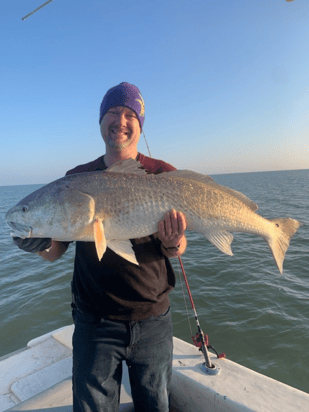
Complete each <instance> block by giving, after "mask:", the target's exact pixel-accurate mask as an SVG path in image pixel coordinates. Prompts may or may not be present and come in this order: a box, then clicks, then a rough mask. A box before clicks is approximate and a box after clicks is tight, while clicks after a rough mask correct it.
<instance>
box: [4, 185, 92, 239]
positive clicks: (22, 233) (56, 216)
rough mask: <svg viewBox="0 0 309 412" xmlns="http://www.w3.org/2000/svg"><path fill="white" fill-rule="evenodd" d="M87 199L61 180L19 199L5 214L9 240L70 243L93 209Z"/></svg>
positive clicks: (89, 217) (86, 222) (90, 216)
mask: <svg viewBox="0 0 309 412" xmlns="http://www.w3.org/2000/svg"><path fill="white" fill-rule="evenodd" d="M92 203H93V199H92V198H91V196H89V195H87V194H84V193H81V192H79V191H78V190H76V189H74V187H72V185H70V182H67V180H65V178H63V179H59V180H56V181H55V182H52V183H50V184H48V185H46V186H44V187H42V188H40V189H38V190H37V191H35V192H33V193H31V194H30V195H28V196H27V197H25V198H24V199H22V200H21V201H20V202H19V203H17V205H16V206H14V207H12V208H11V209H10V210H9V211H8V212H7V213H6V216H5V218H6V221H7V224H8V225H9V226H10V228H11V229H13V233H12V236H18V237H22V238H28V237H32V238H45V237H49V238H52V239H55V240H63V241H65V240H68V241H69V240H73V239H74V238H77V237H78V234H79V233H80V232H81V231H82V230H84V229H85V226H87V225H88V226H89V223H90V222H91V221H92V218H93V213H94V206H93V205H92Z"/></svg>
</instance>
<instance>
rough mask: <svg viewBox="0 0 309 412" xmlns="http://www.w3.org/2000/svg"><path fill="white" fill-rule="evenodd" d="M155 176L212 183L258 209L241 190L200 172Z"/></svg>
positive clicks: (250, 206) (169, 173)
mask: <svg viewBox="0 0 309 412" xmlns="http://www.w3.org/2000/svg"><path fill="white" fill-rule="evenodd" d="M156 176H157V177H159V178H160V177H165V178H170V177H175V178H177V177H178V178H182V179H189V180H195V181H196V182H201V183H205V184H207V185H212V186H213V187H214V188H217V189H219V190H222V191H223V192H225V193H228V194H229V195H231V196H233V197H235V198H237V199H238V200H240V201H241V202H243V203H244V204H245V205H247V206H248V207H249V208H250V209H251V210H252V211H255V210H257V209H258V205H257V204H256V203H254V202H252V200H250V199H249V198H248V197H247V196H246V195H244V194H243V193H241V192H238V191H237V190H234V189H230V188H229V187H226V186H221V185H219V184H218V183H216V182H215V181H214V180H213V178H212V177H210V176H208V175H204V174H202V173H197V172H192V171H191V170H173V171H171V172H164V173H160V174H159V175H156Z"/></svg>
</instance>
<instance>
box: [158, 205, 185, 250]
mask: <svg viewBox="0 0 309 412" xmlns="http://www.w3.org/2000/svg"><path fill="white" fill-rule="evenodd" d="M186 228H187V222H186V217H185V215H184V214H183V213H182V212H176V210H174V209H173V210H171V211H170V212H168V213H166V215H165V217H164V219H163V220H161V221H160V222H159V232H158V238H159V240H161V242H162V252H163V253H164V254H165V255H166V256H167V257H176V256H180V255H181V254H182V253H183V252H184V251H185V249H186V246H187V240H186V238H185V235H184V232H185V230H186Z"/></svg>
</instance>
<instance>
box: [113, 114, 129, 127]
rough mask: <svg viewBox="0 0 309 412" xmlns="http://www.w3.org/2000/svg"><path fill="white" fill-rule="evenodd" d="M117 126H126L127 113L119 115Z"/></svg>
mask: <svg viewBox="0 0 309 412" xmlns="http://www.w3.org/2000/svg"><path fill="white" fill-rule="evenodd" d="M116 124H117V125H119V126H126V124H127V118H126V115H125V113H118V115H117V118H116Z"/></svg>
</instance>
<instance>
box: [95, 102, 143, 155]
mask: <svg viewBox="0 0 309 412" xmlns="http://www.w3.org/2000/svg"><path fill="white" fill-rule="evenodd" d="M140 134H141V129H140V125H139V121H138V118H137V115H136V113H135V112H134V111H133V110H131V109H129V108H128V107H124V106H117V107H111V108H110V109H109V110H108V112H107V113H106V114H105V115H104V117H103V119H102V120H101V135H102V137H103V140H104V142H105V144H106V145H107V146H109V147H111V148H113V149H116V150H118V151H121V150H123V149H126V148H128V147H129V146H131V145H135V146H136V147H137V144H138V141H139V137H140Z"/></svg>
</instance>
